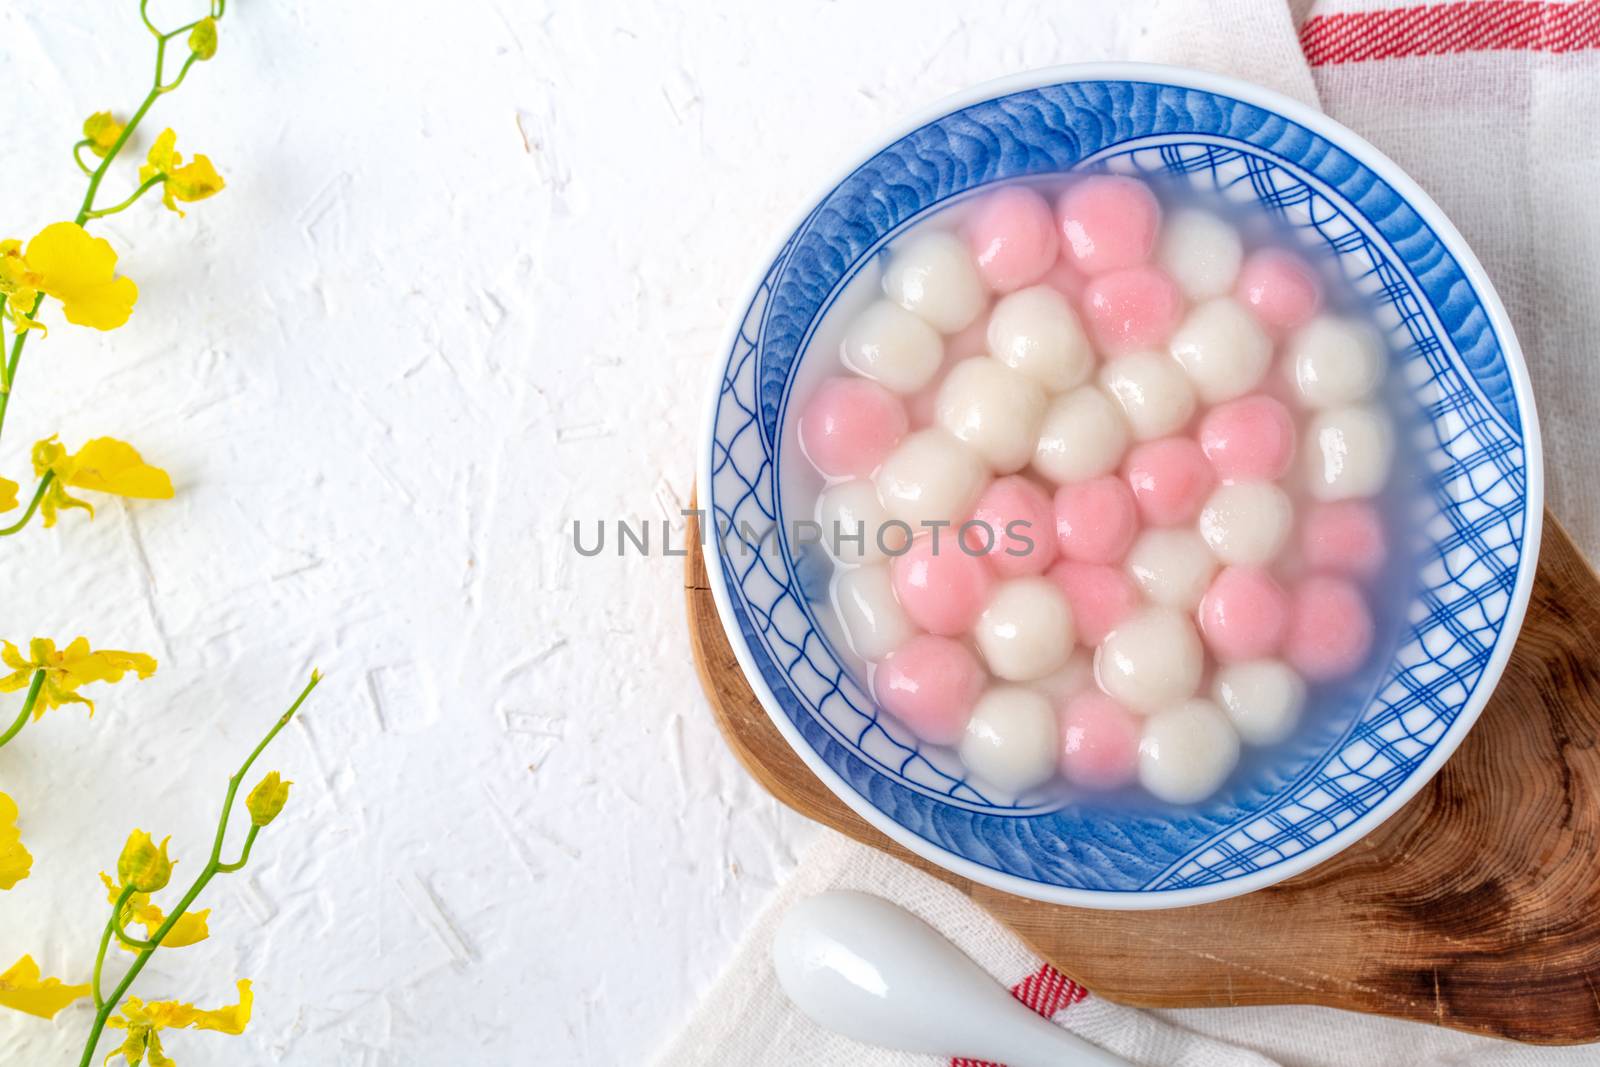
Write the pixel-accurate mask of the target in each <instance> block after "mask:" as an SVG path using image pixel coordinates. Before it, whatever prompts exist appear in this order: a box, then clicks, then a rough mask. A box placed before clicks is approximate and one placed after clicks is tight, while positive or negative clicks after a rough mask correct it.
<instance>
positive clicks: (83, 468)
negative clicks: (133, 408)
mask: <svg viewBox="0 0 1600 1067" xmlns="http://www.w3.org/2000/svg"><path fill="white" fill-rule="evenodd" d="M71 463H72V469H71V471H70V472H69V473H68V474H67V475H66V477H65V478H64V479H63V480H64V481H65V482H66V483H67V484H68V485H70V486H72V487H73V488H75V489H91V490H93V491H95V492H97V493H112V494H115V495H116V496H126V497H134V498H136V499H140V500H171V499H172V479H171V478H170V477H169V476H168V475H167V472H166V471H164V470H162V469H161V468H160V467H152V466H150V465H149V464H148V463H146V462H145V461H144V457H143V456H141V455H139V450H138V449H136V448H134V447H133V446H132V445H130V444H128V443H127V442H126V441H118V440H117V439H116V438H114V437H96V438H95V439H94V440H92V441H90V442H89V443H88V444H86V445H84V446H83V447H82V448H80V449H78V451H77V452H76V453H74V454H73V456H72V459H71ZM56 477H58V478H60V477H62V475H61V472H60V471H57V473H56Z"/></svg>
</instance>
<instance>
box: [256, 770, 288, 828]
mask: <svg viewBox="0 0 1600 1067" xmlns="http://www.w3.org/2000/svg"><path fill="white" fill-rule="evenodd" d="M291 785H294V783H293V782H285V781H283V779H281V778H279V777H278V772H277V771H272V772H270V773H268V775H267V776H266V777H265V778H263V779H261V781H259V782H257V783H256V787H255V788H254V789H252V790H250V795H249V796H248V797H246V798H245V801H244V806H245V808H246V809H248V810H249V812H250V822H251V823H253V824H254V825H256V826H265V825H267V823H269V822H271V821H272V820H273V819H276V818H277V817H278V813H279V812H280V811H282V810H283V806H284V804H285V803H287V802H288V800H289V787H290V786H291Z"/></svg>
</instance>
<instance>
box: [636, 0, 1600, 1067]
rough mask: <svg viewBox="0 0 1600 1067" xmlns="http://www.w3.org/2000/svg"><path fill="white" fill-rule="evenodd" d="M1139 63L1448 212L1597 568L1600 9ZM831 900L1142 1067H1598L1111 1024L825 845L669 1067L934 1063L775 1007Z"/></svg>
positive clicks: (1280, 14)
mask: <svg viewBox="0 0 1600 1067" xmlns="http://www.w3.org/2000/svg"><path fill="white" fill-rule="evenodd" d="M1130 58H1136V59H1144V60H1151V61H1156V62H1166V63H1174V64H1178V65H1182V66H1189V67H1197V68H1200V69H1207V70H1215V71H1220V72H1223V73H1229V74H1234V75H1237V76H1240V77H1244V78H1247V79H1249V80H1251V81H1254V82H1257V83H1259V84H1262V85H1266V86H1268V87H1270V88H1274V89H1277V90H1278V91H1280V92H1283V93H1285V94H1287V95H1290V96H1293V97H1295V98H1296V99H1299V100H1301V101H1303V102H1305V103H1308V104H1311V105H1313V106H1319V107H1321V108H1322V109H1324V110H1326V111H1327V112H1328V113H1329V114H1331V115H1332V116H1333V117H1335V118H1337V119H1339V120H1340V121H1341V122H1343V123H1344V124H1345V125H1347V126H1350V127H1351V128H1352V129H1354V130H1356V131H1357V132H1358V133H1361V134H1362V135H1363V136H1365V137H1366V138H1367V139H1368V140H1370V141H1372V142H1373V143H1374V144H1376V145H1377V146H1378V147H1379V148H1380V149H1382V150H1383V151H1384V152H1386V153H1387V154H1388V155H1390V156H1391V157H1393V158H1394V159H1395V160H1396V161H1397V162H1398V163H1399V164H1400V165H1401V166H1402V167H1404V168H1405V169H1406V170H1407V171H1408V172H1409V173H1410V174H1411V175H1412V176H1413V177H1414V178H1416V179H1417V181H1418V182H1419V183H1420V184H1421V185H1422V186H1423V188H1425V189H1426V190H1427V191H1428V192H1429V193H1430V194H1431V195H1432V196H1433V198H1434V199H1435V200H1437V201H1438V202H1439V204H1440V205H1441V206H1442V207H1443V208H1444V210H1445V212H1446V213H1447V214H1448V215H1449V216H1450V217H1451V219H1452V220H1453V221H1454V222H1455V223H1456V225H1457V226H1458V227H1459V228H1460V229H1461V231H1462V232H1463V234H1464V235H1465V236H1466V239H1467V241H1468V242H1469V243H1470V244H1471V246H1472V247H1473V249H1474V250H1475V251H1476V252H1477V254H1478V256H1479V258H1480V259H1481V260H1482V261H1483V263H1484V266H1485V268H1486V269H1487V270H1488V273H1489V275H1490V277H1491V278H1492V279H1493V280H1494V282H1495V285H1496V287H1497V288H1498V289H1499V291H1500V294H1501V296H1502V298H1503V299H1504V300H1505V302H1506V305H1507V308H1508V310H1509V312H1510V314H1511V318H1512V321H1513V323H1514V324H1515V326H1516V329H1517V333H1518V336H1519V338H1520V339H1521V341H1522V345H1523V348H1524V352H1525V354H1526V356H1527V359H1528V363H1529V366H1530V369H1531V371H1532V376H1533V381H1534V390H1535V394H1536V398H1537V401H1538V404H1539V409H1540V419H1541V423H1542V429H1543V432H1544V441H1545V455H1546V460H1547V466H1546V469H1547V476H1546V477H1547V499H1548V501H1549V503H1550V505H1551V508H1552V510H1553V511H1554V512H1555V514H1556V515H1558V516H1559V517H1560V518H1561V519H1562V520H1563V521H1564V523H1565V524H1566V525H1567V527H1568V529H1569V530H1570V531H1571V532H1572V533H1573V534H1574V536H1575V538H1576V540H1577V542H1578V544H1579V546H1580V547H1581V548H1582V549H1583V550H1584V551H1585V552H1586V553H1587V554H1588V555H1589V557H1590V558H1591V559H1600V483H1597V482H1596V480H1595V479H1594V478H1593V476H1592V472H1593V471H1594V470H1596V469H1600V351H1597V345H1596V338H1600V197H1597V196H1596V195H1595V191H1594V190H1595V186H1596V184H1597V182H1600V124H1596V123H1595V121H1594V119H1593V116H1594V115H1595V114H1596V113H1597V111H1600V0H1580V2H1575V3H1543V2H1538V0H1463V2H1459V3H1442V4H1422V5H1405V4H1397V3H1393V2H1384V0H1354V2H1352V0H1314V2H1313V0H1165V2H1164V3H1163V4H1162V5H1161V7H1160V8H1159V9H1158V14H1157V16H1156V17H1155V18H1153V19H1152V22H1151V32H1150V33H1149V34H1148V36H1147V37H1146V38H1145V40H1144V42H1143V44H1142V46H1141V47H1140V49H1139V51H1138V53H1137V54H1136V55H1134V56H1132V57H1130ZM830 888H851V889H862V890H866V891H868V892H874V893H877V894H879V895H880V896H883V897H886V898H888V899H890V900H893V901H895V902H897V903H900V904H902V905H904V906H906V907H907V908H909V909H910V910H911V911H913V912H915V913H916V914H918V915H920V916H922V917H923V918H924V919H926V920H927V921H928V922H929V923H931V924H932V925H933V926H934V927H935V928H936V929H938V930H940V931H942V932H943V933H944V934H945V935H946V936H948V937H949V938H950V939H951V940H952V941H954V942H955V943H956V944H957V945H959V946H960V947H961V948H962V949H963V950H964V951H966V952H967V953H968V954H969V955H970V956H971V957H972V958H973V959H974V960H976V961H977V962H978V963H979V964H981V965H982V966H983V967H984V968H985V969H986V970H988V971H989V972H990V973H991V974H992V975H994V976H995V978H996V980H997V981H1000V982H1003V983H1005V984H1007V985H1008V986H1011V987H1012V988H1013V992H1014V993H1015V994H1016V995H1017V996H1018V998H1019V999H1021V1000H1023V1001H1024V1002H1025V1003H1028V1004H1029V1005H1030V1006H1031V1007H1034V1008H1035V1009H1036V1010H1040V1011H1041V1012H1042V1013H1044V1014H1048V1015H1050V1016H1051V1017H1052V1018H1053V1019H1054V1020H1055V1021H1056V1022H1058V1023H1060V1024H1061V1025H1063V1026H1066V1027H1068V1028H1069V1029H1072V1030H1074V1031H1075V1032H1077V1033H1080V1034H1082V1035H1083V1036H1085V1037H1087V1038H1089V1039H1090V1040H1092V1041H1095V1042H1097V1043H1100V1044H1102V1045H1104V1046H1105V1047H1106V1048H1108V1049H1111V1050H1112V1051H1114V1052H1117V1053H1118V1054H1120V1055H1122V1056H1124V1057H1126V1058H1128V1059H1129V1060H1131V1061H1132V1062H1134V1063H1138V1064H1148V1065H1151V1067H1158V1065H1159V1067H1172V1065H1188V1064H1194V1065H1210V1064H1219V1065H1221V1064H1227V1065H1240V1067H1247V1065H1252V1064H1263V1063H1281V1064H1284V1065H1286V1067H1313V1065H1316V1067H1321V1065H1339V1067H1368V1065H1370V1067H1397V1065H1406V1067H1445V1065H1452V1067H1454V1065H1461V1067H1468V1065H1470V1067H1487V1065H1493V1067H1502V1065H1503V1067H1523V1065H1526V1067H1563V1065H1567V1064H1600V1047H1597V1046H1585V1047H1577V1048H1565V1049H1551V1048H1535V1047H1531V1046H1522V1045H1515V1044H1512V1043H1509V1042H1504V1041H1495V1040H1491V1039H1486V1038H1477V1037H1470V1036H1467V1035H1464V1034H1459V1033H1455V1032H1453V1031H1448V1030H1443V1029H1440V1028H1437V1027H1432V1026H1426V1025H1422V1024H1417V1023H1405V1022H1399V1021H1395V1020H1389V1019H1381V1018H1376V1017H1370V1016H1362V1015H1356V1014H1352V1013H1347V1012H1339V1011H1334V1010H1331V1009H1322V1008H1303V1007H1280V1008H1230V1009H1211V1010H1186V1011H1160V1012H1155V1011H1138V1010H1134V1009H1131V1008H1124V1007H1119V1006H1117V1005H1114V1004H1111V1003H1109V1002H1107V1001H1103V1000H1100V999H1099V998H1097V997H1095V996H1093V995H1092V993H1091V994H1087V995H1086V994H1085V993H1084V991H1083V990H1081V989H1079V988H1077V987H1076V986H1074V985H1072V984H1071V983H1070V982H1067V981H1066V980H1065V979H1063V978H1061V977H1060V976H1059V975H1058V974H1056V973H1055V972H1054V971H1053V970H1052V969H1051V968H1049V967H1047V966H1046V965H1043V964H1042V962H1041V961H1040V960H1039V959H1038V958H1037V957H1035V956H1034V955H1033V954H1032V953H1031V952H1030V951H1029V950H1028V949H1027V948H1026V947H1025V946H1023V945H1022V943H1021V942H1020V941H1018V940H1017V939H1016V938H1015V937H1014V936H1013V935H1012V934H1011V933H1010V932H1009V931H1008V930H1006V929H1005V928H1004V927H1002V926H1000V925H999V924H998V923H996V922H995V921H994V920H992V919H990V918H989V916H988V915H987V914H986V913H984V912H983V911H981V910H980V909H978V908H977V907H976V906H974V905H973V904H971V903H970V902H969V901H967V900H966V898H965V897H963V896H961V895H960V894H959V893H957V892H955V891H954V890H953V889H951V888H949V887H948V886H946V885H944V884H943V883H941V882H939V881H938V880H937V879H933V878H930V877H929V876H927V875H924V874H922V873H921V872H919V871H916V870H914V869H912V868H910V867H908V866H906V865H904V864H902V863H899V862H897V861H895V860H893V859H890V858H889V857H887V856H884V855H882V854H880V853H878V852H875V851H874V850H872V849H869V848H866V847H865V846H861V845H857V844H855V843H853V842H850V841H848V840H847V839H844V838H842V837H840V836H838V835H836V834H833V833H832V832H826V835H825V838H824V840H823V841H822V843H821V844H819V845H818V847H817V848H816V849H815V850H814V851H813V852H812V853H811V854H809V855H808V856H807V858H806V859H805V861H804V862H803V864H802V865H801V867H800V869H799V871H798V872H797V873H796V875H795V876H794V877H793V878H792V879H791V880H790V881H789V882H788V883H787V884H786V885H785V886H784V887H783V888H782V889H781V890H780V891H779V892H778V894H777V897H776V899H775V900H774V901H773V903H772V904H771V906H770V907H769V908H768V909H767V911H766V912H765V913H764V914H763V915H762V917H761V919H760V920H759V921H758V923H757V924H756V927H755V929H754V930H752V931H751V932H750V934H749V935H748V937H747V939H746V942H745V944H744V945H743V946H742V947H741V949H740V950H739V952H738V954H737V956H736V958H735V959H734V961H733V963H732V964H731V965H730V967H729V969H728V970H727V972H726V973H725V974H724V975H723V977H722V978H721V979H720V980H719V981H718V982H717V984H716V986H715V987H714V988H713V989H712V990H711V991H710V993H709V994H708V995H707V997H706V998H705V1000H704V1002H703V1003H702V1005H701V1007H700V1008H699V1010H698V1011H697V1013H696V1015H695V1017H694V1019H693V1020H692V1022H691V1023H690V1025H689V1027H688V1029H687V1030H686V1031H685V1032H684V1033H683V1034H682V1035H680V1037H679V1038H678V1039H677V1040H676V1041H675V1042H674V1043H673V1044H672V1046H671V1048H670V1049H669V1050H668V1051H667V1053H666V1057H665V1061H664V1062H665V1063H666V1064H667V1065H668V1067H700V1065H707V1064H716V1065H718V1067H746V1065H761V1067H788V1065H833V1064H851V1065H868V1067H876V1065H880V1064H881V1065H906V1067H914V1065H915V1067H931V1065H933V1064H936V1063H938V1061H937V1060H935V1059H932V1058H929V1057H925V1056H910V1055H904V1054H899V1053H890V1052H885V1051H883V1050H879V1049H874V1048H870V1047H868V1046H865V1045H861V1044H858V1043H856V1042H853V1041H850V1040H848V1039H846V1038H842V1037H839V1036H837V1035H833V1034H829V1033H826V1032H824V1031H822V1030H820V1029H819V1028H817V1027H816V1026H814V1025H813V1024H811V1023H810V1022H809V1021H808V1020H806V1019H805V1018H804V1017H802V1016H801V1015H800V1014H799V1013H798V1012H796V1011H794V1010H793V1009H792V1008H791V1007H790V1006H789V1004H788V1002H787V1001H786V1000H785V999H784V997H783V995H782V992H781V991H780V990H779V989H778V986H777V983H776V978H775V976H774V975H773V972H772V967H771V963H770V962H769V952H770V948H771V939H772V934H773V931H774V929H775V927H776V924H777V922H778V920H779V918H780V917H781V916H782V914H783V912H784V911H785V909H786V908H787V907H788V905H789V904H790V903H791V902H793V901H794V900H796V899H799V898H801V897H803V896H808V895H810V894H813V893H816V892H820V891H822V890H825V889H830ZM1147 977H1148V980H1149V982H1150V983H1151V984H1152V985H1159V984H1160V982H1161V975H1159V974H1152V975H1149V976H1147ZM1506 995H1507V996H1516V995H1517V991H1516V990H1514V989H1508V990H1507V991H1506Z"/></svg>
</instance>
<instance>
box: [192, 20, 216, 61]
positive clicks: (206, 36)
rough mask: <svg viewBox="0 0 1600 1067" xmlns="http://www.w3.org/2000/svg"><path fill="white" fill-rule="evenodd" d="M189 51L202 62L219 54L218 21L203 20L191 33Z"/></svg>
mask: <svg viewBox="0 0 1600 1067" xmlns="http://www.w3.org/2000/svg"><path fill="white" fill-rule="evenodd" d="M189 51H191V52H193V53H194V57H195V58H196V59H198V60H200V61H201V62H204V61H205V60H208V59H210V58H211V57H212V56H214V55H216V54H217V20H216V19H214V18H203V19H201V20H200V21H199V22H197V23H195V24H194V29H192V30H190V31H189Z"/></svg>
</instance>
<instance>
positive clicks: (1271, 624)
mask: <svg viewBox="0 0 1600 1067" xmlns="http://www.w3.org/2000/svg"><path fill="white" fill-rule="evenodd" d="M1288 627H1289V594H1287V593H1285V592H1284V591H1283V587H1282V586H1280V585H1278V583H1277V582H1276V581H1274V580H1273V578H1272V575H1270V574H1268V573H1267V572H1266V571H1265V570H1263V569H1261V568H1260V567H1224V568H1223V569H1222V573H1221V574H1218V575H1217V576H1216V578H1214V579H1213V580H1212V582H1211V587H1210V588H1209V589H1207V590H1206V594H1205V596H1204V597H1202V598H1201V600H1200V632H1201V633H1202V634H1203V635H1204V636H1205V639H1206V645H1207V646H1208V647H1209V648H1210V649H1211V651H1212V652H1213V653H1214V654H1215V655H1216V657H1217V658H1218V659H1220V660H1222V661H1223V662H1225V663H1237V662H1240V661H1242V660H1250V659H1262V658H1264V657H1266V656H1270V655H1272V654H1273V653H1275V652H1277V651H1278V647H1279V646H1280V645H1282V644H1283V636H1284V633H1285V631H1287V630H1288Z"/></svg>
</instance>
